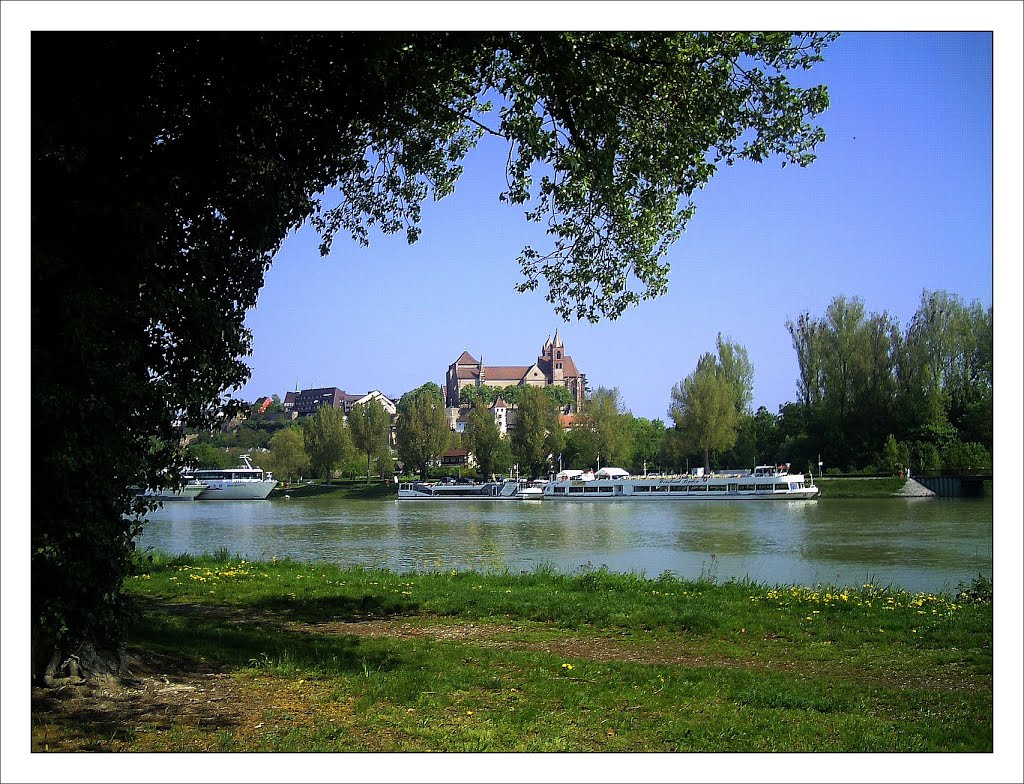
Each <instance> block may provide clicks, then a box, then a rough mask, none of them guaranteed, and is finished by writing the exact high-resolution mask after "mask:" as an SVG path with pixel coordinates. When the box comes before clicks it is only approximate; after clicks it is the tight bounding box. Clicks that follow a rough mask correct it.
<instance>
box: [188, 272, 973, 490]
mask: <svg viewBox="0 0 1024 784" xmlns="http://www.w3.org/2000/svg"><path fill="white" fill-rule="evenodd" d="M786 327H787V329H788V330H789V333H790V335H791V336H792V339H793V346H794V349H795V350H796V353H797V360H798V366H799V378H798V381H797V393H798V399H797V401H795V402H787V403H785V404H784V405H782V406H780V408H779V413H778V414H772V413H770V412H769V411H768V410H767V409H765V408H764V407H761V408H759V409H758V410H757V411H756V412H754V411H751V408H750V406H751V402H752V400H753V384H754V368H753V366H752V364H751V362H750V358H749V356H748V353H747V350H746V349H745V348H744V347H743V346H741V345H739V344H738V343H735V342H733V341H731V340H729V339H727V338H725V337H723V336H722V335H721V334H720V335H719V336H718V338H717V341H716V347H715V351H714V352H708V353H705V354H703V355H702V356H701V357H700V358H699V359H698V361H697V366H696V368H695V369H694V371H693V372H692V373H691V374H689V375H688V376H686V377H685V378H684V379H682V380H681V381H680V382H679V383H677V384H675V385H674V386H673V387H672V390H671V393H670V404H669V409H668V415H669V425H668V426H666V423H665V422H664V421H662V420H660V419H654V420H649V419H645V418H637V417H633V415H632V414H631V413H630V412H629V410H628V408H627V407H626V405H625V403H624V401H623V400H622V397H621V395H620V393H619V390H618V389H616V388H606V387H599V388H598V389H596V390H594V391H593V392H591V393H590V394H588V396H587V398H586V401H585V404H584V407H583V409H582V410H581V411H580V412H577V416H576V417H575V422H574V426H573V428H572V429H571V430H570V431H569V432H568V433H566V432H565V431H563V429H562V427H561V426H560V423H559V419H558V415H559V413H560V412H561V411H562V410H563V409H564V406H565V405H567V404H568V402H567V401H566V400H565V399H564V398H568V391H567V390H566V389H564V388H561V387H529V386H515V387H506V388H491V387H482V388H475V387H466V388H464V389H463V390H462V399H463V401H464V402H465V401H471V402H472V404H473V410H472V412H471V414H470V416H469V418H468V421H467V424H466V430H465V433H464V434H463V435H462V436H461V438H460V437H459V436H458V434H454V433H451V432H450V430H449V427H448V421H447V417H446V415H445V408H444V401H443V393H442V390H441V388H440V387H439V386H438V385H437V384H433V383H428V384H424V385H423V386H421V387H419V388H417V389H415V390H413V391H411V392H409V393H407V394H406V395H404V396H403V397H402V399H401V401H400V402H399V414H400V416H399V418H398V424H397V438H398V456H399V458H400V459H401V460H402V462H403V463H404V464H405V466H406V467H407V470H411V471H414V472H418V473H420V474H421V476H424V477H425V476H426V475H427V469H428V466H429V465H430V464H431V463H432V462H434V461H436V460H437V459H438V458H439V457H440V456H441V454H442V453H443V452H444V451H445V450H446V449H448V448H449V447H451V446H460V445H461V446H465V447H466V448H467V449H469V450H470V451H471V452H472V453H473V454H474V456H475V458H476V460H477V462H478V465H479V472H480V473H481V474H483V475H484V476H489V475H491V474H492V473H496V472H504V471H506V470H508V468H509V467H510V466H512V465H514V464H518V465H519V467H520V470H521V471H522V472H523V473H528V474H530V475H533V476H542V475H546V474H548V473H550V472H551V471H553V470H556V469H557V468H559V467H567V468H568V467H577V468H581V467H588V466H590V467H600V466H601V465H616V466H622V467H625V468H628V469H629V470H631V471H633V472H634V473H642V472H644V471H645V470H655V469H656V470H672V471H683V470H688V469H689V467H690V465H691V464H692V465H695V466H696V465H703V466H704V468H705V470H710V469H711V468H713V467H714V468H720V467H726V466H728V467H749V466H752V465H755V464H756V463H762V462H768V463H777V462H783V463H784V462H788V463H792V464H794V465H795V466H798V467H799V468H800V469H802V470H817V462H818V459H819V456H823V457H824V458H825V460H826V461H827V463H828V465H829V468H830V470H832V471H857V470H869V471H876V470H877V471H891V472H893V473H895V472H896V471H899V470H903V469H906V468H910V467H913V468H915V469H917V470H934V469H939V468H954V469H961V468H981V467H985V466H987V465H990V460H991V458H990V451H991V446H992V314H991V310H987V311H986V310H985V309H983V308H981V306H980V305H977V304H972V305H966V304H964V303H963V302H962V301H961V300H960V299H959V298H957V297H956V296H954V295H951V294H949V293H947V292H927V291H926V292H924V293H923V294H922V297H921V303H920V306H919V308H918V310H917V312H916V313H915V314H914V316H913V318H912V319H911V322H910V324H909V326H908V327H907V329H906V331H901V330H900V328H899V325H898V324H897V323H896V322H895V320H894V319H893V318H892V317H890V316H889V315H888V314H887V313H882V314H868V313H867V312H866V311H865V308H864V305H863V303H862V302H861V300H860V299H858V298H855V297H854V298H847V297H842V296H840V297H836V298H835V299H834V300H833V301H832V302H831V303H830V304H829V306H828V308H827V309H826V311H825V314H824V315H823V316H821V317H814V316H812V315H811V314H809V313H803V314H801V315H800V316H799V317H798V318H797V319H796V320H793V321H788V322H787V323H786ZM559 393H562V394H559ZM497 397H501V398H503V399H504V400H506V402H508V403H509V404H510V405H515V406H516V418H515V423H514V425H513V427H512V429H511V433H510V437H509V438H507V439H503V438H501V434H500V432H499V429H498V425H497V424H496V423H495V421H494V417H493V415H492V414H491V412H490V410H489V407H490V405H491V404H493V401H494V400H495V399H496V398H497ZM335 420H337V421H335ZM341 420H342V417H341V415H340V413H337V412H335V413H329V412H327V411H324V412H322V413H321V414H318V415H317V416H316V417H314V418H312V419H311V420H309V421H308V423H307V424H306V426H304V427H303V428H298V427H295V426H291V427H286V426H284V423H281V422H274V421H273V420H272V419H271V420H270V421H268V422H264V423H262V425H261V424H260V423H258V422H257V423H256V424H251V423H250V422H244V423H242V425H240V426H239V427H238V428H237V429H236V431H235V433H236V435H235V438H236V439H237V440H238V441H239V445H241V442H242V441H243V440H247V439H248V438H249V436H247V435H246V433H248V432H249V431H248V430H246V427H247V426H250V425H251V427H252V429H253V430H254V432H259V433H264V434H266V433H267V432H268V431H269V432H273V429H274V428H280V427H284V429H283V430H280V432H277V433H276V434H275V435H273V436H272V437H270V436H269V435H264V437H265V438H267V439H268V442H269V444H268V445H269V447H270V449H271V456H270V463H271V464H272V465H273V466H275V470H276V472H277V474H278V475H279V476H286V477H293V476H299V475H304V474H306V473H308V472H309V471H312V472H313V474H315V475H317V476H325V477H326V476H329V474H330V473H331V472H332V471H333V470H335V469H336V468H337V467H338V466H339V465H344V464H346V463H350V462H351V459H352V454H353V452H354V451H358V452H360V453H361V454H364V455H365V459H366V475H367V477H368V478H369V476H370V475H371V473H372V472H373V462H374V460H376V461H377V473H378V474H379V475H381V476H387V475H388V474H389V473H390V471H391V462H390V459H389V453H388V451H387V448H386V447H387V431H388V427H389V424H390V423H389V417H388V415H387V413H386V412H385V411H384V409H383V408H382V407H381V406H380V405H379V404H374V405H365V406H357V407H356V408H355V409H354V410H353V412H352V416H350V418H349V424H348V426H347V427H345V426H344V423H343V422H342V421H341ZM201 448H202V445H200V446H199V447H197V448H196V450H195V451H194V454H196V456H199V455H200V454H202V455H203V456H204V457H205V459H206V460H207V461H210V460H217V459H218V455H219V456H220V458H221V459H222V458H223V452H218V451H217V450H213V449H212V447H211V448H208V449H207V451H206V452H201V451H200V449H201Z"/></svg>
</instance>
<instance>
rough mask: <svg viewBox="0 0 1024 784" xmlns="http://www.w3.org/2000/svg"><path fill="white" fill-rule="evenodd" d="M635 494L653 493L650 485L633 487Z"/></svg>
mask: <svg viewBox="0 0 1024 784" xmlns="http://www.w3.org/2000/svg"><path fill="white" fill-rule="evenodd" d="M633 492H634V493H649V492H651V487H650V485H635V486H634V487H633Z"/></svg>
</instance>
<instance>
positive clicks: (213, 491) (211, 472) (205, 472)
mask: <svg viewBox="0 0 1024 784" xmlns="http://www.w3.org/2000/svg"><path fill="white" fill-rule="evenodd" d="M241 460H242V465H240V466H238V467H237V468H223V469H220V468H200V469H198V470H196V472H195V478H196V480H197V481H200V482H204V483H205V484H207V485H209V487H207V489H206V490H204V491H203V492H202V493H200V494H199V496H198V497H197V498H196V500H197V501H262V500H263V499H264V498H266V497H267V496H268V495H270V491H271V490H273V489H274V488H275V487H277V480H276V479H274V478H272V475H271V474H270V472H269V471H264V470H263V469H261V468H258V467H256V466H254V465H253V464H252V462H251V461H250V460H249V455H242V456H241Z"/></svg>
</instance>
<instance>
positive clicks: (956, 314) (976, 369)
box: [778, 291, 993, 470]
mask: <svg viewBox="0 0 1024 784" xmlns="http://www.w3.org/2000/svg"><path fill="white" fill-rule="evenodd" d="M786 328H787V329H788V330H789V333H790V335H791V336H792V339H793V347H794V349H795V350H796V354H797V361H798V364H799V374H800V375H799V379H798V384H797V394H798V399H797V401H796V402H795V403H788V404H786V405H784V406H782V407H781V408H780V412H779V419H778V427H779V434H780V435H781V436H782V438H781V442H780V444H779V449H780V451H781V452H782V453H784V454H785V455H786V456H787V457H788V458H789V459H792V460H794V461H795V462H796V461H799V462H800V463H801V464H803V463H806V462H808V461H810V460H811V458H812V457H813V456H814V455H816V454H817V453H818V452H821V453H822V454H828V455H829V457H830V460H831V463H832V464H833V465H835V466H838V467H840V468H846V469H852V468H856V467H862V466H865V465H867V464H869V463H884V462H886V461H888V462H892V460H893V456H894V455H897V456H898V457H897V462H900V463H902V464H903V466H904V467H908V466H913V467H914V468H917V469H919V470H935V469H939V468H979V467H983V466H984V465H985V461H986V458H987V459H988V460H990V457H987V456H988V455H990V453H991V450H992V438H993V397H992V370H993V355H992V351H993V341H992V335H993V333H992V309H991V308H988V309H985V308H983V307H982V306H981V305H980V304H979V303H977V302H975V303H972V304H969V305H968V304H965V303H964V302H963V301H962V300H961V299H960V298H959V297H957V296H956V295H954V294H950V293H949V292H945V291H924V292H922V294H921V300H920V304H919V305H918V308H917V310H916V312H915V313H914V315H913V317H912V318H911V319H910V323H909V324H908V325H907V327H906V329H903V330H901V329H900V326H899V324H898V323H897V321H896V319H894V318H893V317H892V316H890V315H889V314H888V313H886V312H882V313H870V314H869V313H867V312H866V311H865V308H864V303H863V302H862V301H861V300H860V299H859V298H857V297H852V298H847V297H842V296H840V297H836V298H835V299H833V300H832V302H831V303H830V304H829V306H828V308H827V309H826V311H825V314H824V315H823V316H821V317H819V318H815V317H813V316H812V315H811V314H809V313H803V314H801V315H800V316H799V317H798V318H797V319H796V320H794V321H789V322H787V323H786ZM890 435H891V436H892V437H893V443H894V444H895V446H893V444H890V445H889V447H888V448H886V447H885V445H886V444H887V443H888V442H889V436H890Z"/></svg>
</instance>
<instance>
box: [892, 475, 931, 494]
mask: <svg viewBox="0 0 1024 784" xmlns="http://www.w3.org/2000/svg"><path fill="white" fill-rule="evenodd" d="M934 496H935V493H934V492H932V491H931V490H929V489H928V488H927V487H925V486H924V485H923V484H921V483H920V482H918V481H917V480H916V479H908V480H907V481H906V482H905V483H904V485H903V487H901V488H900V490H899V492H896V493H893V497H894V498H932V497H934Z"/></svg>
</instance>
